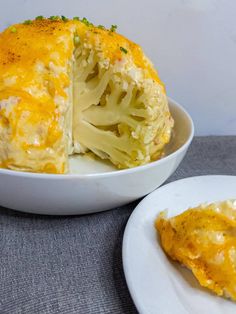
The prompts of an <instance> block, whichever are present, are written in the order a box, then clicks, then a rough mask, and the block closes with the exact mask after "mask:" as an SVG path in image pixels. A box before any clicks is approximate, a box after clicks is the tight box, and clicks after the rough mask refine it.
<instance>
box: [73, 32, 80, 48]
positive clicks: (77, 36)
mask: <svg viewBox="0 0 236 314" xmlns="http://www.w3.org/2000/svg"><path fill="white" fill-rule="evenodd" d="M79 42H80V38H79V35H78V34H75V36H74V44H75V45H78V44H79Z"/></svg>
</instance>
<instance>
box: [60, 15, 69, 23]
mask: <svg viewBox="0 0 236 314" xmlns="http://www.w3.org/2000/svg"><path fill="white" fill-rule="evenodd" d="M61 19H62V21H63V22H68V21H69V19H68V18H67V17H65V16H64V15H62V16H61Z"/></svg>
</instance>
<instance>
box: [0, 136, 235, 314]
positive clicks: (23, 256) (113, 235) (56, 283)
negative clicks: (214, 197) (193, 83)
mask: <svg viewBox="0 0 236 314" xmlns="http://www.w3.org/2000/svg"><path fill="white" fill-rule="evenodd" d="M205 174H228V175H230V174H231V175H236V137H199V138H195V139H194V141H193V143H192V145H191V147H190V150H189V152H188V153H187V156H186V157H185V159H184V161H183V162H182V164H181V165H180V167H179V168H178V170H177V171H176V172H175V174H174V175H173V176H172V177H171V178H170V179H169V180H168V181H173V180H177V179H181V178H184V177H188V176H195V175H205ZM136 204H137V202H135V203H132V204H129V205H127V206H124V207H121V208H117V209H114V210H110V211H107V212H103V213H99V214H93V215H87V216H76V217H46V216H36V215H28V214H22V213H18V212H15V211H11V210H9V209H4V208H0V313H1V314H18V313H19V314H25V313H26V314H28V313H30V314H38V313H40V314H44V313H45V314H54V313H63V314H64V313H68V314H73V313H83V314H87V313H88V314H89V313H112V314H115V313H136V310H135V307H134V305H133V303H132V300H131V298H130V296H129V292H128V290H127V286H126V282H125V278H124V274H123V270H122V258H121V247H122V237H123V232H124V228H125V225H126V222H127V220H128V218H129V216H130V214H131V213H132V210H133V209H134V208H135V206H136Z"/></svg>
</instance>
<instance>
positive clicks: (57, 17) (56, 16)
mask: <svg viewBox="0 0 236 314" xmlns="http://www.w3.org/2000/svg"><path fill="white" fill-rule="evenodd" d="M59 19H60V16H58V15H52V16H50V18H49V20H52V21H56V20H59Z"/></svg>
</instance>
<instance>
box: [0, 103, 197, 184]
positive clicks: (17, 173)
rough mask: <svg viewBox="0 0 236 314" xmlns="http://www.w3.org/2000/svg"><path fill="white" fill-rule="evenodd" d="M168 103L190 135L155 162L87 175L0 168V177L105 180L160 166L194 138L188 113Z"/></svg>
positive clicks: (181, 150) (180, 107)
mask: <svg viewBox="0 0 236 314" xmlns="http://www.w3.org/2000/svg"><path fill="white" fill-rule="evenodd" d="M168 103H170V104H171V105H173V106H175V107H177V108H178V109H180V110H181V111H182V113H183V114H184V115H185V116H186V117H187V119H188V122H189V126H190V134H189V136H188V138H187V140H186V141H185V142H184V143H183V144H182V145H181V146H180V147H179V148H178V149H177V150H175V151H174V152H172V153H170V154H169V155H167V156H165V157H163V158H161V159H158V160H156V161H153V162H150V163H148V164H146V165H142V166H137V167H133V168H128V169H121V170H114V171H108V172H101V173H88V174H78V173H76V174H73V173H69V174H68V173H65V174H51V173H36V172H27V171H25V172H24V171H16V170H10V169H4V168H0V175H1V174H4V175H10V176H13V177H24V178H31V179H33V178H37V179H49V180H50V179H53V180H55V179H63V180H69V179H95V178H100V177H102V178H107V177H111V176H112V177H114V176H121V175H125V174H132V173H134V172H137V171H144V170H147V169H149V168H152V167H155V166H156V165H161V164H162V163H164V162H166V161H167V160H171V159H173V158H174V157H175V156H176V155H179V154H180V153H181V152H183V151H184V150H185V149H187V148H188V146H189V145H190V143H191V142H192V139H193V136H194V124H193V120H192V118H191V116H190V115H189V113H188V112H187V111H186V110H185V109H184V108H183V107H182V106H181V105H180V104H179V103H178V102H176V101H175V100H173V99H172V98H170V97H168Z"/></svg>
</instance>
